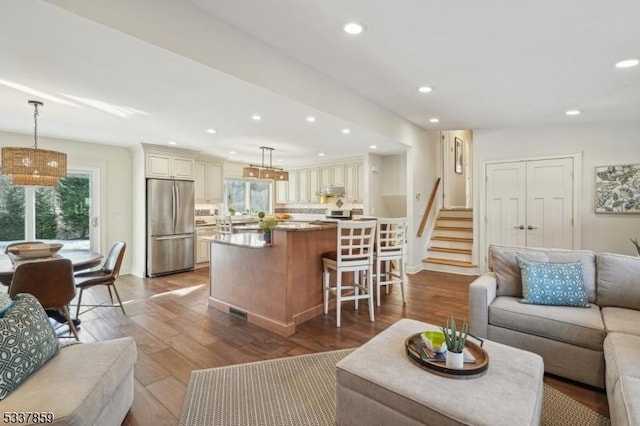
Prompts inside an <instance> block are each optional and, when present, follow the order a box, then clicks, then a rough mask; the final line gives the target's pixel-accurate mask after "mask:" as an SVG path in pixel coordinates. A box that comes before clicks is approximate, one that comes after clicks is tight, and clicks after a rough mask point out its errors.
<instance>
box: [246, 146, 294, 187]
mask: <svg viewBox="0 0 640 426" xmlns="http://www.w3.org/2000/svg"><path fill="white" fill-rule="evenodd" d="M260 149H261V150H262V166H254V165H252V164H249V167H245V168H244V169H242V177H248V178H257V179H271V180H277V181H288V180H289V172H285V171H284V170H283V169H281V168H279V167H273V165H272V164H271V163H272V160H273V151H274V149H273V148H269V147H267V146H261V147H260ZM265 151H269V167H267V166H265V165H264V152H265Z"/></svg>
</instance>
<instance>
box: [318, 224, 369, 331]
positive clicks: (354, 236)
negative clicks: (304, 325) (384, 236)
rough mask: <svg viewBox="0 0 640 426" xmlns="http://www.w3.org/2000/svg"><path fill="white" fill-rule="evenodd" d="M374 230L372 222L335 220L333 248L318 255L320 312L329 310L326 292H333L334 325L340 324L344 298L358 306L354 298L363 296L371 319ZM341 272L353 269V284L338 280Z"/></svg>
mask: <svg viewBox="0 0 640 426" xmlns="http://www.w3.org/2000/svg"><path fill="white" fill-rule="evenodd" d="M375 230H376V221H366V222H353V221H341V222H338V229H337V233H338V241H337V249H336V251H333V252H328V253H323V255H322V264H323V271H324V272H323V280H322V282H323V290H324V291H323V295H324V313H325V314H327V313H328V312H329V293H333V294H335V296H336V320H337V327H340V305H341V304H342V302H343V301H345V300H353V301H355V309H358V301H359V300H360V299H367V300H368V301H369V319H370V320H371V321H372V322H373V321H374V312H373V280H372V279H371V272H372V270H373V240H374V238H375ZM331 271H333V272H334V273H335V283H331ZM343 272H353V283H351V284H347V285H344V284H343V283H342V273H343ZM345 292H346V293H345Z"/></svg>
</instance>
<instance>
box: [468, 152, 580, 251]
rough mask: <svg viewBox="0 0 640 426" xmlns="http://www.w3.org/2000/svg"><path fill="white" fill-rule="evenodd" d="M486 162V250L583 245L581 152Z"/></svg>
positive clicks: (482, 243) (483, 239) (484, 246)
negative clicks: (580, 200)
mask: <svg viewBox="0 0 640 426" xmlns="http://www.w3.org/2000/svg"><path fill="white" fill-rule="evenodd" d="M484 167H485V170H484V174H485V179H484V181H485V185H484V193H485V197H484V200H483V205H484V214H483V215H482V217H484V223H485V226H484V230H485V232H483V236H481V246H480V248H481V250H484V251H486V249H487V247H488V246H489V245H490V244H505V245H515V246H528V247H545V248H567V249H575V248H579V247H580V224H579V218H580V214H579V213H580V212H579V205H580V204H579V195H580V178H579V176H578V175H579V170H580V168H581V156H580V154H579V153H572V154H568V155H561V156H550V157H539V158H530V159H522V160H516V161H496V162H488V163H485V166H484ZM485 254H486V252H485ZM485 261H486V257H485Z"/></svg>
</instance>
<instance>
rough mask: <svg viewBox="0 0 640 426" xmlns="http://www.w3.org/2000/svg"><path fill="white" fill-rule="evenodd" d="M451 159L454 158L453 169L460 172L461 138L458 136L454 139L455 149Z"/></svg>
mask: <svg viewBox="0 0 640 426" xmlns="http://www.w3.org/2000/svg"><path fill="white" fill-rule="evenodd" d="M453 160H454V164H453V170H454V171H455V172H456V173H458V174H462V139H460V138H456V139H455V149H454V152H453Z"/></svg>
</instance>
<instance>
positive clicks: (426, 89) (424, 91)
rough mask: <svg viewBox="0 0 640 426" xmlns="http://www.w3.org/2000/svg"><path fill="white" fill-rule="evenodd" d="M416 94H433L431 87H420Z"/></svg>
mask: <svg viewBox="0 0 640 426" xmlns="http://www.w3.org/2000/svg"><path fill="white" fill-rule="evenodd" d="M418 92H420V93H431V92H433V87H430V86H420V87H418Z"/></svg>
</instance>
